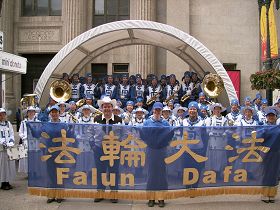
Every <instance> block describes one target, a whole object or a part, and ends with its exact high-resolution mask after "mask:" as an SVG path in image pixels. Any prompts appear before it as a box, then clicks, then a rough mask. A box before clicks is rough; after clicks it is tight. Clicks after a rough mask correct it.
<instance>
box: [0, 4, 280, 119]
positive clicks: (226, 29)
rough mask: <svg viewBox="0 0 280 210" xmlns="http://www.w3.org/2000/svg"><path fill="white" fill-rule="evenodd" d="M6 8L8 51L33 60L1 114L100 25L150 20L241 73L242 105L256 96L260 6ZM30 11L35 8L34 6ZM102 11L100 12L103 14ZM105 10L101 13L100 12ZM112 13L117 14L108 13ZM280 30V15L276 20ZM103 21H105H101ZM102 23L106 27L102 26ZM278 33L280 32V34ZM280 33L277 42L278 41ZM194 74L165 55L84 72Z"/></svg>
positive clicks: (140, 51)
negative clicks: (253, 81) (66, 48)
mask: <svg viewBox="0 0 280 210" xmlns="http://www.w3.org/2000/svg"><path fill="white" fill-rule="evenodd" d="M41 2H46V5H44V4H43V5H39V3H38V1H37V0H3V5H2V13H1V17H0V30H1V31H3V32H4V51H6V52H10V53H14V54H18V55H21V56H23V57H26V58H27V59H28V69H27V74H26V75H15V74H11V73H5V79H6V81H5V83H3V85H4V86H3V85H2V87H3V89H4V90H5V98H4V100H2V102H3V104H2V105H3V106H5V107H7V108H8V109H9V110H11V115H10V117H11V120H12V119H14V116H15V112H16V108H17V107H18V106H19V101H20V99H21V97H22V95H23V94H24V93H27V92H28V93H31V92H32V91H33V89H34V88H35V85H36V81H38V79H39V77H40V75H41V73H42V71H43V70H44V68H45V66H46V65H47V63H48V62H49V61H50V60H51V59H52V57H53V56H54V55H55V54H56V53H57V52H58V51H59V50H60V49H61V48H62V47H63V46H64V45H66V44H67V43H68V42H69V41H71V40H72V39H73V38H75V37H76V36H78V35H79V34H81V33H83V32H85V31H87V30H89V29H91V28H93V27H94V26H96V25H98V24H99V23H100V20H101V23H102V22H109V21H113V20H123V19H142V20H152V21H157V22H161V23H165V24H169V25H172V26H174V27H176V28H178V29H180V30H183V31H185V32H186V33H189V34H190V35H192V36H193V37H195V38H196V39H198V40H199V41H200V42H201V43H203V44H204V45H205V46H206V47H207V48H208V49H210V50H211V51H212V52H213V53H214V55H215V56H216V57H217V58H218V59H219V60H220V62H221V63H224V64H225V65H228V67H229V68H234V69H232V70H235V69H236V70H240V74H241V83H240V85H241V100H243V98H244V97H245V96H246V95H251V96H252V97H253V96H254V95H255V92H254V91H251V90H250V82H249V76H250V75H251V74H252V73H254V72H255V71H258V70H259V69H260V63H261V61H260V37H259V12H258V4H257V1H256V0H246V1H244V0H236V1H231V0H211V1H205V0H113V1H112V0H111V1H110V0H79V1H77V0H46V1H41ZM30 5H31V6H30ZM102 7H103V11H102ZM114 7H117V10H116V8H114ZM100 8H101V10H100ZM110 11H117V12H111V13H112V14H111V13H110ZM275 14H276V22H277V24H278V26H279V23H280V15H279V12H276V13H275ZM102 15H103V16H102ZM100 18H101V19H100ZM278 28H279V27H278ZM279 33H280V32H279V30H278V37H279ZM186 70H189V66H188V65H187V64H186V63H184V62H183V61H182V60H180V59H179V58H178V57H176V56H175V55H174V54H172V53H171V52H168V51H166V50H165V49H160V48H157V47H154V46H140V45H138V46H129V47H121V48H117V49H114V50H111V51H109V52H107V53H105V54H102V55H101V56H99V57H98V58H96V59H94V60H92V63H91V64H90V65H88V66H86V68H85V69H84V70H83V71H82V72H80V74H81V75H85V74H86V73H87V72H92V74H93V75H97V76H98V75H103V76H104V75H106V74H114V73H122V72H126V71H128V73H130V74H135V73H141V74H142V75H143V76H146V75H147V74H149V73H154V74H156V75H158V76H160V75H161V74H171V73H175V74H176V76H177V77H178V79H179V80H180V79H181V77H182V75H183V73H184V72H185V71H186Z"/></svg>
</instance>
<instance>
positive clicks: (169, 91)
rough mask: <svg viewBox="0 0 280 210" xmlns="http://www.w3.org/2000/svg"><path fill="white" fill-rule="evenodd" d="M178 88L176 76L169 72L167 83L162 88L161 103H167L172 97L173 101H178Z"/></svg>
mask: <svg viewBox="0 0 280 210" xmlns="http://www.w3.org/2000/svg"><path fill="white" fill-rule="evenodd" d="M179 90H180V85H178V84H177V83H176V76H175V75H174V74H171V75H170V76H169V84H168V85H166V87H165V88H164V89H163V90H162V99H163V101H164V102H163V103H164V104H165V105H167V103H168V102H169V101H170V100H171V99H173V100H174V103H179V97H178V93H179Z"/></svg>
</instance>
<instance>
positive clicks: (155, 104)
mask: <svg viewBox="0 0 280 210" xmlns="http://www.w3.org/2000/svg"><path fill="white" fill-rule="evenodd" d="M154 109H161V110H162V109H163V105H162V103H161V102H155V103H154V105H153V110H154Z"/></svg>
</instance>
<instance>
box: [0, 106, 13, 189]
mask: <svg viewBox="0 0 280 210" xmlns="http://www.w3.org/2000/svg"><path fill="white" fill-rule="evenodd" d="M0 137H1V138H0V172H1V173H0V182H1V189H2V190H10V189H12V188H13V187H12V185H11V184H10V182H11V181H13V180H14V179H15V177H16V165H15V160H9V159H8V155H7V148H8V147H12V146H14V145H15V137H14V130H13V126H12V124H11V122H10V121H7V115H6V110H5V109H4V108H0Z"/></svg>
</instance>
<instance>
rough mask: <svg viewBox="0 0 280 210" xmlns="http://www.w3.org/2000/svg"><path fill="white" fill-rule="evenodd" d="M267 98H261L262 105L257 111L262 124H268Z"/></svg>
mask: <svg viewBox="0 0 280 210" xmlns="http://www.w3.org/2000/svg"><path fill="white" fill-rule="evenodd" d="M267 103H268V101H267V99H266V98H263V99H262V100H261V106H260V108H259V111H257V116H258V121H259V124H260V125H264V124H266V113H265V108H266V107H267Z"/></svg>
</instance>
